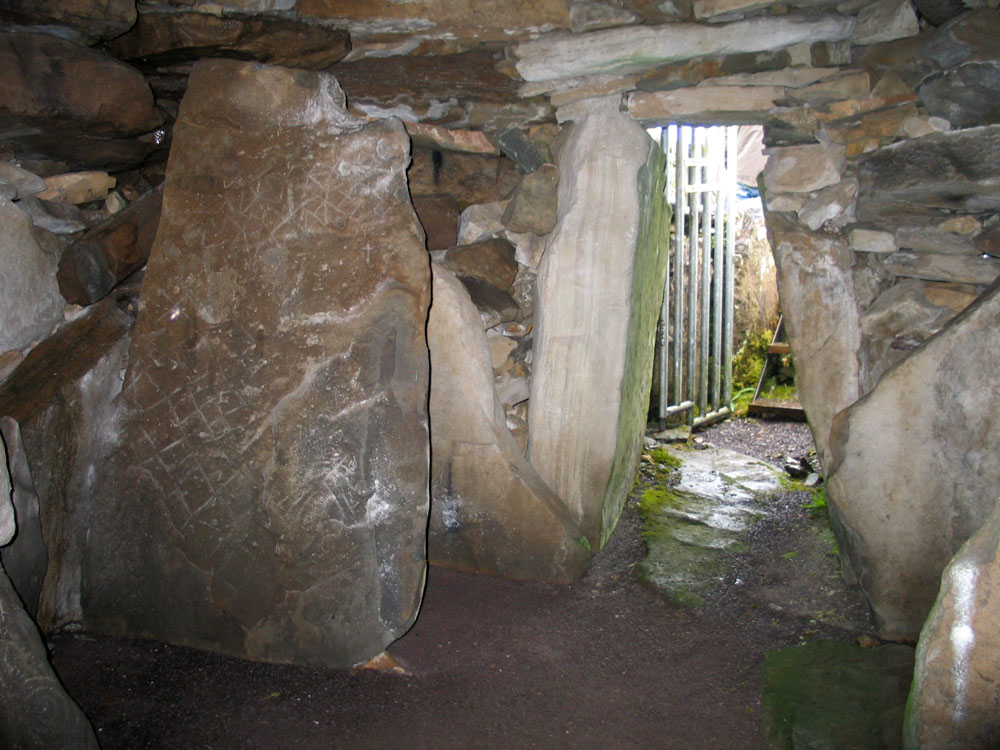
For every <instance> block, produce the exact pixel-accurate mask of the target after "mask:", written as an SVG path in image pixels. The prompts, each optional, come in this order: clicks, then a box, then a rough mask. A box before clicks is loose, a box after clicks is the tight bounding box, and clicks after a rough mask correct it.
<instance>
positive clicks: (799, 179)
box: [764, 144, 846, 193]
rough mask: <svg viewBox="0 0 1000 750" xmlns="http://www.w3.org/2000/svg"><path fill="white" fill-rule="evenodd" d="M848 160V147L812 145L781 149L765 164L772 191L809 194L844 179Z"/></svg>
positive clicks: (766, 175) (765, 183) (769, 188)
mask: <svg viewBox="0 0 1000 750" xmlns="http://www.w3.org/2000/svg"><path fill="white" fill-rule="evenodd" d="M845 165H846V159H845V156H844V148H843V147H842V146H836V145H825V144H812V145H806V146H789V147H787V148H782V149H777V150H775V152H774V153H773V154H771V155H770V156H769V157H768V160H767V165H766V166H765V167H764V187H765V189H766V190H767V192H768V193H808V192H811V191H813V190H820V189H822V188H825V187H827V186H829V185H834V184H836V183H838V182H840V176H841V174H843V171H844V167H845Z"/></svg>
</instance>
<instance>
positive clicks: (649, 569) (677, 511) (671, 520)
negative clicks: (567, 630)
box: [636, 448, 781, 606]
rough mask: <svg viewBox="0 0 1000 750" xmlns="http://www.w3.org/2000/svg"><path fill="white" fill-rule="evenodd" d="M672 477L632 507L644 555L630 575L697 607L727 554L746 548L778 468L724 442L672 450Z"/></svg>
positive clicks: (676, 600) (720, 571)
mask: <svg viewBox="0 0 1000 750" xmlns="http://www.w3.org/2000/svg"><path fill="white" fill-rule="evenodd" d="M671 455H673V456H674V458H676V459H677V460H678V461H679V462H680V466H679V468H678V473H679V477H678V482H677V484H676V485H671V487H670V489H669V490H668V492H669V495H665V497H668V499H667V500H666V501H665V502H663V503H660V504H652V503H651V504H649V505H640V510H639V512H640V513H641V514H642V517H643V521H644V525H645V531H644V533H643V540H644V541H645V543H646V550H647V552H646V557H645V559H643V561H642V562H640V563H639V564H638V565H637V566H636V575H638V576H639V578H640V579H642V580H643V581H645V582H647V583H649V584H650V585H651V586H653V587H654V588H655V589H656V590H657V591H658V592H659V593H660V595H661V596H663V597H664V598H665V599H667V600H668V601H671V602H673V603H675V604H679V605H681V606H698V605H700V604H702V603H704V595H705V594H706V593H707V592H709V591H710V590H711V589H713V588H715V587H716V586H717V585H718V582H719V578H720V577H721V576H722V575H723V574H724V571H725V568H726V564H727V556H728V555H731V554H734V553H736V552H740V551H745V550H746V549H747V537H748V532H749V530H750V527H751V526H752V524H753V522H754V520H755V519H756V518H757V517H759V516H760V515H761V514H762V507H761V504H760V503H759V502H758V501H759V500H760V499H761V497H762V496H766V495H768V494H770V493H774V492H777V491H779V490H780V489H781V483H780V480H779V477H778V472H777V471H775V470H774V469H773V468H771V467H770V466H766V465H762V464H761V462H759V461H757V460H756V459H753V458H750V457H749V456H744V455H742V454H739V453H736V452H735V451H730V450H727V449H725V448H708V449H707V450H703V451H701V450H700V451H683V452H676V453H672V454H671Z"/></svg>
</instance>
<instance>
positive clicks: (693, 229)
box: [685, 128, 702, 422]
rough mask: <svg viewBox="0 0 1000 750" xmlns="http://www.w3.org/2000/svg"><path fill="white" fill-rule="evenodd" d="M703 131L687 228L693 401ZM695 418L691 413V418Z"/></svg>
mask: <svg viewBox="0 0 1000 750" xmlns="http://www.w3.org/2000/svg"><path fill="white" fill-rule="evenodd" d="M701 135H702V131H701V129H700V128H695V129H694V138H693V139H692V140H693V145H694V148H693V149H692V150H693V158H692V162H693V166H692V170H691V186H690V190H691V191H692V195H691V202H690V206H691V221H690V227H689V230H688V269H687V271H688V274H687V275H688V278H687V283H688V309H687V358H688V359H687V383H686V391H685V395H686V398H685V400H691V401H694V400H695V399H697V397H698V392H697V377H698V356H697V355H698V349H697V344H698V219H699V214H698V209H699V208H700V205H699V196H698V195H697V193H696V192H695V191H696V190H697V189H698V187H699V185H700V180H699V178H700V177H701V169H700V168H699V166H698V163H699V160H700V157H701V156H702V153H701V144H702V138H701ZM693 417H694V415H693V414H691V415H689V417H688V421H689V422H690V420H691V419H692V418H693Z"/></svg>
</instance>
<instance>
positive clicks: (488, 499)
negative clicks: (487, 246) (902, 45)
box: [427, 264, 590, 582]
mask: <svg viewBox="0 0 1000 750" xmlns="http://www.w3.org/2000/svg"><path fill="white" fill-rule="evenodd" d="M433 272H434V302H433V304H432V305H431V312H430V317H429V319H428V321H427V343H428V346H429V347H430V352H431V373H432V378H431V396H430V416H431V457H432V463H431V467H432V468H431V493H432V500H431V521H430V528H429V532H428V540H427V550H428V558H429V559H430V561H431V563H434V564H438V565H445V566H449V567H455V568H460V569H463V570H471V571H475V572H477V573H492V574H494V575H502V576H507V577H510V578H530V579H538V580H547V581H559V582H568V581H571V580H573V579H574V578H577V577H578V576H579V575H580V574H581V573H582V572H583V571H584V570H585V569H586V568H587V565H588V564H589V563H590V551H589V549H588V548H587V547H586V546H585V541H584V534H583V532H582V531H581V529H580V527H579V526H578V525H577V523H576V521H575V520H574V518H573V516H572V514H571V513H570V511H569V509H568V508H567V507H566V505H565V503H563V501H562V500H561V499H560V498H559V496H558V495H556V494H555V492H553V491H552V489H551V488H550V487H549V486H548V485H547V484H546V483H545V482H544V481H543V480H542V478H541V477H540V476H538V473H537V472H536V471H535V469H534V468H533V467H532V466H531V464H529V463H528V462H527V460H525V458H524V455H523V454H522V453H521V450H520V448H519V447H518V445H517V443H516V442H515V440H514V436H513V435H512V434H511V432H510V430H509V429H508V428H507V422H506V417H505V415H504V409H503V406H502V405H501V403H500V399H499V397H498V396H497V392H496V388H495V387H494V384H493V366H492V364H491V362H490V350H489V347H488V345H487V343H486V336H485V335H483V328H482V323H481V322H480V318H479V312H478V311H477V310H476V308H475V306H474V305H473V304H472V300H471V299H470V297H469V293H468V292H467V291H466V289H465V287H464V286H463V284H462V282H461V281H459V279H458V277H457V276H455V274H454V273H452V272H451V271H449V270H448V269H447V268H445V267H443V266H440V265H437V264H434V266H433Z"/></svg>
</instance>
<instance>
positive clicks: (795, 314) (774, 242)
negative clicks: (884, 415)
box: [767, 213, 863, 467]
mask: <svg viewBox="0 0 1000 750" xmlns="http://www.w3.org/2000/svg"><path fill="white" fill-rule="evenodd" d="M767 225H768V233H769V234H770V238H771V248H772V252H773V253H774V260H775V263H776V264H777V266H778V290H779V292H780V295H781V307H782V311H783V312H784V315H785V325H786V330H787V332H788V340H789V343H790V344H791V347H792V351H794V352H795V385H796V388H797V390H798V394H799V400H800V401H801V402H802V405H803V406H804V407H805V410H806V415H807V416H808V418H809V426H810V428H811V429H812V433H813V439H814V440H815V441H816V451H817V453H818V454H819V455H820V457H821V458H822V460H823V465H824V467H825V466H827V465H828V464H827V460H828V454H827V449H828V446H829V440H830V438H829V436H830V426H831V424H832V422H833V417H834V415H835V414H837V412H839V411H840V410H841V409H843V408H845V407H846V406H848V405H850V404H852V403H854V402H855V401H857V400H858V397H859V396H860V395H861V393H862V387H863V385H862V380H863V373H862V366H861V362H860V361H859V354H858V353H859V351H860V348H861V327H860V323H859V316H860V310H859V306H858V301H857V299H856V297H855V290H854V281H853V277H852V274H851V266H852V257H851V251H850V249H849V248H848V246H847V243H846V242H845V241H844V240H842V239H841V238H839V237H837V236H831V235H820V234H814V233H812V232H810V231H808V230H807V229H806V228H805V227H803V226H802V225H801V224H799V223H797V222H796V221H794V220H792V219H790V218H787V217H786V216H785V215H784V214H778V213H770V214H769V215H768V216H767Z"/></svg>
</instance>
